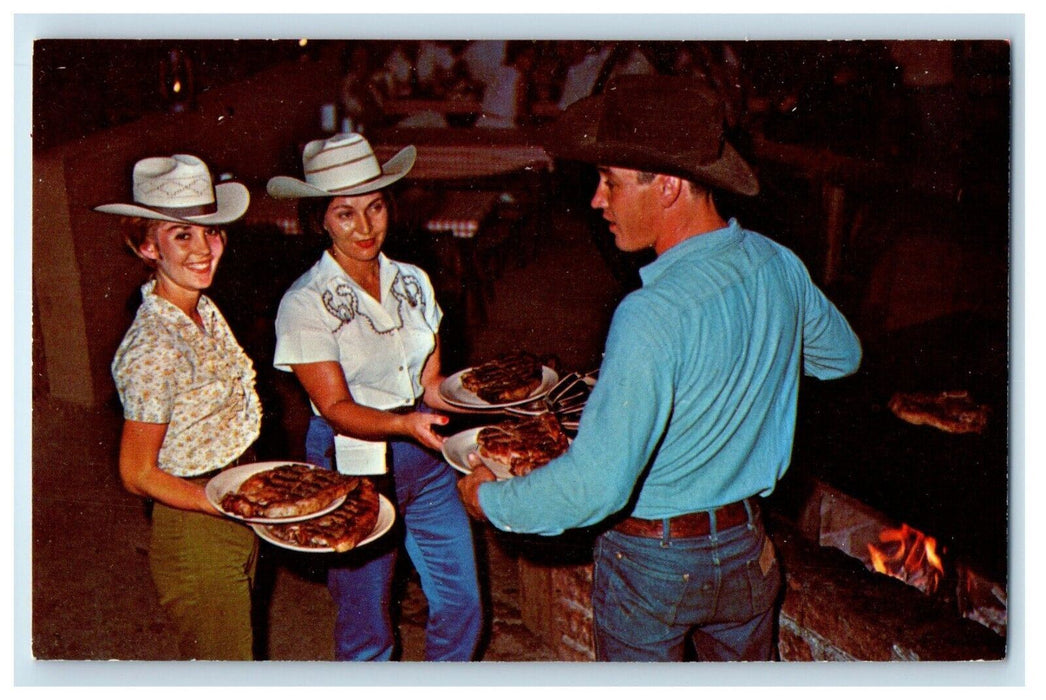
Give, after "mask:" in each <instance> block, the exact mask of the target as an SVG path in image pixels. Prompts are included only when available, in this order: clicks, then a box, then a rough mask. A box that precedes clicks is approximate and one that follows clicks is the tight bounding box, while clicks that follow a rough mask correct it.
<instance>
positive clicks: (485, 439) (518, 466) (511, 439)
mask: <svg viewBox="0 0 1046 700" xmlns="http://www.w3.org/2000/svg"><path fill="white" fill-rule="evenodd" d="M476 444H477V445H478V446H479V454H480V456H481V457H483V458H485V459H489V460H492V461H494V462H497V463H498V464H502V465H504V466H505V467H506V468H507V469H508V470H509V472H510V473H511V474H512V475H513V476H523V475H525V474H529V473H530V472H532V471H533V470H535V469H537V468H538V467H542V466H544V465H546V464H548V463H549V462H550V461H552V460H553V459H554V458H556V457H558V456H559V455H561V454H563V453H564V452H566V449H567V447H569V446H570V440H569V439H568V438H567V436H566V434H565V433H564V432H563V430H562V429H561V428H560V426H559V421H558V420H556V417H555V416H554V415H552V414H551V413H542V414H540V415H537V416H528V417H525V418H518V419H513V420H508V421H505V422H503V423H500V424H498V425H490V426H487V427H485V428H483V429H481V430H480V431H479V432H478V433H477V434H476Z"/></svg>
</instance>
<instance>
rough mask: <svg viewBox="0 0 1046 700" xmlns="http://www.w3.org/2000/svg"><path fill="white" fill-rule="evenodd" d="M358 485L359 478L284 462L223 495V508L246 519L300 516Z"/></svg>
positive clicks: (337, 497)
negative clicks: (356, 480)
mask: <svg viewBox="0 0 1046 700" xmlns="http://www.w3.org/2000/svg"><path fill="white" fill-rule="evenodd" d="M355 487H356V483H355V477H351V476H347V475H345V474H339V473H338V472H335V471H330V470H328V469H319V468H316V467H310V466H309V465H307V464H284V465H280V466H278V467H275V468H273V469H267V470H265V471H262V472H258V473H257V474H253V475H251V476H249V477H248V478H247V479H246V480H245V481H244V482H243V483H242V484H240V487H239V488H238V489H237V490H236V491H232V492H230V493H227V494H225V496H223V497H222V500H221V507H222V510H224V511H225V512H227V513H230V514H233V515H239V516H240V517H244V518H291V517H300V516H303V515H308V514H310V513H317V512H319V511H321V510H323V509H324V508H326V507H328V506H329V505H331V504H332V503H334V501H336V500H337V499H339V498H341V497H342V496H344V495H345V494H347V493H349V491H351V490H352V489H353V488H355Z"/></svg>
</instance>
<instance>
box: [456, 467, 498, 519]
mask: <svg viewBox="0 0 1046 700" xmlns="http://www.w3.org/2000/svg"><path fill="white" fill-rule="evenodd" d="M468 460H469V466H471V467H472V473H471V474H469V475H468V476H466V477H464V478H462V479H459V480H458V494H460V495H461V502H462V503H463V504H465V512H466V513H468V514H469V517H471V518H473V519H474V520H481V521H482V520H486V519H487V516H486V515H484V513H483V508H481V507H480V505H479V485H480V484H482V483H484V482H487V481H495V480H496V479H497V477H495V476H494V472H492V471H490V469H488V468H487V467H486V466H484V465H483V463H482V462H480V461H479V458H478V457H476V456H475V455H472V454H470V455H469V456H468Z"/></svg>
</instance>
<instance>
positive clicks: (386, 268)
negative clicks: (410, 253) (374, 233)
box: [320, 250, 396, 298]
mask: <svg viewBox="0 0 1046 700" xmlns="http://www.w3.org/2000/svg"><path fill="white" fill-rule="evenodd" d="M378 265H380V268H379V269H380V275H381V295H382V298H385V297H386V296H387V293H388V291H389V288H390V287H392V283H393V281H394V280H395V279H396V270H395V269H394V268H393V266H392V263H391V262H390V261H389V259H388V258H387V257H386V256H385V253H378ZM320 271H321V272H322V273H323V277H324V278H325V279H331V278H338V279H345V280H348V281H349V283H350V284H352V286H354V287H356V288H360V285H359V283H358V282H356V280H354V279H352V276H351V275H350V274H349V273H347V272H345V270H344V269H342V267H341V265H339V264H338V261H337V260H335V259H334V256H333V255H331V253H330V251H329V250H325V251H323V257H322V258H320Z"/></svg>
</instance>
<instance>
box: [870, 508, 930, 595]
mask: <svg viewBox="0 0 1046 700" xmlns="http://www.w3.org/2000/svg"><path fill="white" fill-rule="evenodd" d="M868 557H869V559H870V560H871V561H870V568H871V569H872V570H873V571H878V572H879V573H880V574H886V575H887V576H893V577H894V578H896V579H900V580H901V581H904V582H905V583H907V584H908V585H910V586H915V587H916V588H918V589H919V590H921V591H922V592H923V593H934V592H935V591H936V590H937V586H938V584H940V582H941V579H942V578H943V577H944V564H943V563H942V562H941V558H940V556H939V555H938V553H937V540H935V539H934V538H933V537H927V536H926V535H924V534H923V533H921V532H919V531H918V530H916V529H915V528H914V527H910V526H909V525H906V524H903V525H901V526H900V527H898V528H886V529H884V530H882V531H881V532H880V533H879V544H873V543H869V544H868Z"/></svg>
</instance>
